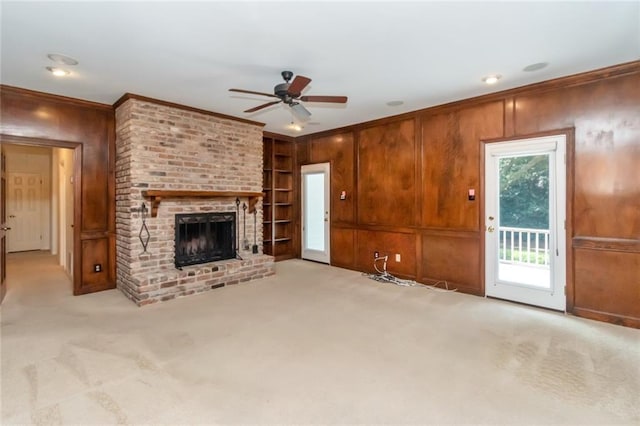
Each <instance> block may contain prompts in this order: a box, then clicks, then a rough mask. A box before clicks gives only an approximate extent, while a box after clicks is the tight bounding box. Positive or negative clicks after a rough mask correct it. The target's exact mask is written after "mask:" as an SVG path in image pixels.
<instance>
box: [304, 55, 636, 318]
mask: <svg viewBox="0 0 640 426" xmlns="http://www.w3.org/2000/svg"><path fill="white" fill-rule="evenodd" d="M567 129H569V130H567ZM549 132H558V133H569V134H570V135H572V136H573V137H570V138H569V139H570V144H572V145H573V146H570V147H569V155H568V173H569V179H568V184H569V185H570V188H568V194H569V197H570V199H569V200H567V201H568V205H569V213H571V216H570V223H569V224H568V225H567V229H568V233H569V235H568V236H567V239H568V242H569V246H568V249H569V250H570V253H568V259H569V265H568V269H569V272H568V274H567V276H568V280H569V282H568V283H567V292H568V296H567V297H568V300H567V305H568V310H569V312H572V313H574V314H576V315H581V316H585V317H589V318H594V319H600V320H606V321H610V322H615V323H619V324H624V325H629V326H635V327H639V326H640V166H639V165H640V62H633V63H628V64H622V65H619V66H615V67H611V68H608V69H604V70H598V71H594V72H591V73H585V74H581V75H577V76H571V77H567V78H562V79H557V80H553V81H549V82H544V83H540V84H536V85H531V86H527V87H522V88H518V89H514V90H509V91H505V92H501V93H496V94H491V95H487V96H483V97H479V98H474V99H468V100H464V101H460V102H455V103H452V104H447V105H443V106H439V107H434V108H429V109H425V110H421V111H416V112H413V113H408V114H403V115H401V116H397V117H389V118H387V119H383V120H377V121H374V122H369V123H362V124H358V125H355V126H351V127H347V128H342V129H337V130H335V131H329V132H323V133H321V134H316V135H310V136H306V137H302V138H299V139H298V142H299V143H298V150H297V152H298V158H299V160H300V161H299V163H300V164H303V163H319V162H327V161H328V162H330V163H331V165H332V182H331V200H332V201H331V203H332V204H331V212H332V217H331V263H332V264H334V265H336V266H341V267H346V268H351V269H356V270H362V271H371V270H372V269H373V268H372V265H373V263H372V262H373V252H374V251H379V252H380V253H382V254H389V255H390V262H389V271H390V272H392V273H395V274H396V275H399V276H403V277H411V278H415V279H417V280H418V281H422V282H430V281H431V280H434V279H435V280H438V279H445V280H447V281H449V282H450V283H452V284H453V285H454V286H456V287H457V288H458V289H459V290H461V291H464V292H468V293H472V294H477V295H484V291H485V290H484V249H483V245H484V218H483V217H482V215H483V210H484V209H483V203H484V198H483V188H482V185H483V179H484V177H483V173H484V166H483V160H484V158H483V149H484V143H485V141H492V140H500V139H508V138H513V139H516V138H522V137H528V136H534V135H539V134H544V133H546V134H548V133H549ZM469 189H475V190H476V194H477V197H476V199H475V201H469V200H468V197H467V192H468V190H469ZM341 191H347V194H348V196H347V200H345V201H341V200H340V199H339V195H340V192H341ZM395 253H399V254H400V255H401V262H399V263H397V262H395V260H394V256H393V255H394V254H395Z"/></svg>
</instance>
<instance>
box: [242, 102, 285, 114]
mask: <svg viewBox="0 0 640 426" xmlns="http://www.w3.org/2000/svg"><path fill="white" fill-rule="evenodd" d="M280 102H282V101H272V102H267V103H266V104H262V105H258V106H257V107H253V108H249V109H248V110H246V111H245V112H256V111H258V110H261V109H262V108H266V107H270V106H271V105H275V104H279V103H280Z"/></svg>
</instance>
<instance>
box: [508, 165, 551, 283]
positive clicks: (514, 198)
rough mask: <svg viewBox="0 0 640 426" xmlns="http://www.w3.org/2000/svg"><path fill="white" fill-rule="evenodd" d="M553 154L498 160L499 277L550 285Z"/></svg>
mask: <svg viewBox="0 0 640 426" xmlns="http://www.w3.org/2000/svg"><path fill="white" fill-rule="evenodd" d="M549 158H550V157H549V155H548V154H544V155H528V156H516V157H505V158H500V159H499V160H498V169H499V201H498V202H499V207H500V208H499V211H500V215H499V218H500V221H499V224H498V225H499V226H498V229H497V232H498V237H499V249H498V250H499V253H498V280H500V281H503V282H511V283H517V284H524V285H529V286H535V287H540V288H550V286H551V268H550V265H549V262H550V243H551V241H550V235H551V233H550V228H549V208H550V200H549Z"/></svg>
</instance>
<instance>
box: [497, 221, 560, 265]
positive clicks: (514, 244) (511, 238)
mask: <svg viewBox="0 0 640 426" xmlns="http://www.w3.org/2000/svg"><path fill="white" fill-rule="evenodd" d="M498 232H499V233H500V261H504V262H511V263H520V264H527V265H541V266H546V265H549V230H548V229H528V228H509V227H506V226H505V227H503V226H501V227H500V228H498Z"/></svg>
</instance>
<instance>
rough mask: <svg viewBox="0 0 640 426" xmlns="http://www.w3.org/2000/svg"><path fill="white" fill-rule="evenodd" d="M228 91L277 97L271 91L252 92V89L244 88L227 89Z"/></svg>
mask: <svg viewBox="0 0 640 426" xmlns="http://www.w3.org/2000/svg"><path fill="white" fill-rule="evenodd" d="M229 91H230V92H238V93H249V94H251V95H262V96H270V97H272V98H277V96H276V95H272V94H271V93H263V92H254V91H253V90H244V89H229Z"/></svg>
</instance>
